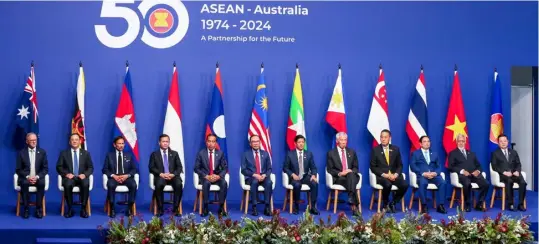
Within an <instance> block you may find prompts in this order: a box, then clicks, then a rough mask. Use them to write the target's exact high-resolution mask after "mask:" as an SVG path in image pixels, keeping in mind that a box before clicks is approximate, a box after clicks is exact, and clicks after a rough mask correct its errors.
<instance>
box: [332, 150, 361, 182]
mask: <svg viewBox="0 0 539 244" xmlns="http://www.w3.org/2000/svg"><path fill="white" fill-rule="evenodd" d="M337 149H338V150H337ZM344 150H345V152H346V162H348V169H351V170H352V172H354V174H357V172H358V169H357V165H358V159H357V154H356V151H354V150H353V149H351V148H349V147H345V148H344ZM326 168H327V171H328V173H329V174H330V175H331V176H333V181H336V180H337V178H338V177H339V173H340V172H342V163H341V148H340V147H335V148H333V149H331V150H330V151H329V152H328V154H327V162H326Z"/></svg>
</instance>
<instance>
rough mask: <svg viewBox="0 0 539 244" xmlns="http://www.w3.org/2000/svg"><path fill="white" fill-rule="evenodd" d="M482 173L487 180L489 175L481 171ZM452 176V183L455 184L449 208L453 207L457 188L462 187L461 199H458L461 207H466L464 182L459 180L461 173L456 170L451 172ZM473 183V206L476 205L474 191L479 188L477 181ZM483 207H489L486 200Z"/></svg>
mask: <svg viewBox="0 0 539 244" xmlns="http://www.w3.org/2000/svg"><path fill="white" fill-rule="evenodd" d="M481 174H482V175H483V178H485V180H486V179H487V175H486V174H485V172H481ZM450 177H451V185H452V186H453V193H451V203H450V204H449V208H453V202H454V201H455V195H456V193H457V188H460V199H457V200H459V201H460V209H464V202H465V199H464V189H463V188H462V184H461V183H460V182H459V175H458V174H457V173H455V172H451V174H450ZM471 185H472V198H473V206H474V207H475V197H474V194H473V191H474V190H479V185H477V183H472V184H471ZM483 208H485V209H486V208H487V204H486V203H485V202H483Z"/></svg>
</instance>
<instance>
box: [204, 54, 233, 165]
mask: <svg viewBox="0 0 539 244" xmlns="http://www.w3.org/2000/svg"><path fill="white" fill-rule="evenodd" d="M206 121H207V122H206V136H208V135H209V134H210V133H213V134H215V135H216V136H217V145H216V147H217V149H219V150H220V151H221V152H223V153H224V155H225V159H228V157H227V156H228V154H227V151H226V132H225V110H224V109H223V85H222V83H221V72H220V71H219V64H217V71H216V73H215V84H214V86H213V91H212V96H211V108H210V112H209V114H208V119H207V120H206ZM204 140H205V138H204Z"/></svg>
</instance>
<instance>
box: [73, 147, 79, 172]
mask: <svg viewBox="0 0 539 244" xmlns="http://www.w3.org/2000/svg"><path fill="white" fill-rule="evenodd" d="M73 158H74V159H75V165H74V168H73V174H74V175H79V155H77V150H73Z"/></svg>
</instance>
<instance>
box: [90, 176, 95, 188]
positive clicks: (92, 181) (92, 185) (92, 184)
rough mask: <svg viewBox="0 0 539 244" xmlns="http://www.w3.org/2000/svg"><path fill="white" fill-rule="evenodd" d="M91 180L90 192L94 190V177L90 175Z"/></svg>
mask: <svg viewBox="0 0 539 244" xmlns="http://www.w3.org/2000/svg"><path fill="white" fill-rule="evenodd" d="M89 178H90V179H89V180H90V189H89V191H91V190H92V189H94V175H90V177H89Z"/></svg>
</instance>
